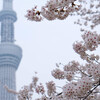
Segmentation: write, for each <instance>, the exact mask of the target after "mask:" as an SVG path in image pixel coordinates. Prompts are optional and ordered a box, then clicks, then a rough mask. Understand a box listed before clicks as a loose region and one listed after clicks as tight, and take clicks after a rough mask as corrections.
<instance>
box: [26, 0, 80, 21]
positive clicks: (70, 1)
mask: <svg viewBox="0 0 100 100" xmlns="http://www.w3.org/2000/svg"><path fill="white" fill-rule="evenodd" d="M75 1H77V0H50V1H48V2H47V3H46V5H45V6H42V7H41V10H40V11H39V10H37V6H35V7H34V8H32V10H28V11H27V15H26V17H27V19H28V20H31V21H41V20H42V19H43V18H46V19H47V20H54V19H60V20H63V19H65V18H67V17H68V15H69V14H71V13H73V12H77V11H79V10H80V8H81V6H80V5H76V4H75Z"/></svg>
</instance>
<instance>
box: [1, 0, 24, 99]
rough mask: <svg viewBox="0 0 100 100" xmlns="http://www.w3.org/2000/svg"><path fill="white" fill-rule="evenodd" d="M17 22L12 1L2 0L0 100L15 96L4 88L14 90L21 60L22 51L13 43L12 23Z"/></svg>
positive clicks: (14, 97)
mask: <svg viewBox="0 0 100 100" xmlns="http://www.w3.org/2000/svg"><path fill="white" fill-rule="evenodd" d="M16 20H17V16H16V12H15V11H14V10H13V0H3V9H2V11H0V22H1V32H0V33H1V34H0V37H1V42H0V100H16V95H14V94H11V93H8V92H7V91H6V89H5V88H4V85H7V86H8V87H9V88H10V89H13V90H16V75H15V74H16V70H17V68H18V66H19V63H20V61H21V58H22V49H21V48H20V47H19V46H17V45H16V44H15V43H14V22H15V21H16Z"/></svg>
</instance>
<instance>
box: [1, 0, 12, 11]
mask: <svg viewBox="0 0 100 100" xmlns="http://www.w3.org/2000/svg"><path fill="white" fill-rule="evenodd" d="M12 9H13V0H3V10H12Z"/></svg>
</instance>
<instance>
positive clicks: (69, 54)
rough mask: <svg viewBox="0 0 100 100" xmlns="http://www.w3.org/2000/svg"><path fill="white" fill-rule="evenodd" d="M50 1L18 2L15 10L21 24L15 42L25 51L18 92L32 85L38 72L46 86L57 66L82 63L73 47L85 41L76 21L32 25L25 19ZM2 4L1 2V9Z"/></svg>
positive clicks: (16, 25)
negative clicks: (27, 11)
mask: <svg viewBox="0 0 100 100" xmlns="http://www.w3.org/2000/svg"><path fill="white" fill-rule="evenodd" d="M45 3H46V0H14V10H15V11H16V12H17V16H18V20H17V22H16V23H15V39H16V44H18V45H19V46H20V47H22V49H23V58H22V61H21V63H20V66H19V69H18V70H17V75H16V76H17V77H16V79H17V80H16V81H17V90H19V89H20V88H21V87H22V86H23V85H25V84H29V83H30V82H31V80H32V76H33V75H34V72H35V71H37V72H38V76H39V77H40V81H41V82H43V83H45V82H47V81H49V80H52V79H54V78H52V77H51V75H50V74H51V70H53V69H54V68H55V63H59V62H62V63H63V64H67V63H68V62H69V61H71V60H74V59H76V60H79V59H80V58H79V55H77V54H76V53H75V52H74V50H73V49H72V44H73V43H74V42H75V41H76V40H80V39H81V32H80V31H79V30H80V29H79V26H77V25H74V24H73V22H74V20H75V18H74V17H68V18H67V19H66V20H64V21H59V20H55V21H47V20H44V21H42V22H31V21H28V20H27V19H26V18H25V17H24V16H25V14H26V10H27V9H31V8H32V7H33V6H34V5H39V7H40V6H41V5H45ZM1 8H2V0H0V9H1Z"/></svg>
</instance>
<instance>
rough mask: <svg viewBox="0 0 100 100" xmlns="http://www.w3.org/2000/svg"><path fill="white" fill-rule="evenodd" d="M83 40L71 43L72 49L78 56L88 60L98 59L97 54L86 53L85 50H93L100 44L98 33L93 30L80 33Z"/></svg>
mask: <svg viewBox="0 0 100 100" xmlns="http://www.w3.org/2000/svg"><path fill="white" fill-rule="evenodd" d="M82 39H83V41H81V42H75V43H74V44H73V49H74V50H75V52H76V53H78V54H79V55H80V57H81V58H82V59H84V60H86V61H88V62H90V60H95V59H96V60H99V56H98V55H96V56H95V55H93V54H92V55H90V56H89V55H88V54H87V53H86V51H94V50H96V48H97V47H98V45H99V44H100V35H99V34H97V33H96V32H95V31H94V32H90V31H85V33H84V34H83V35H82Z"/></svg>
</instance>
